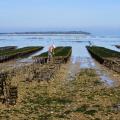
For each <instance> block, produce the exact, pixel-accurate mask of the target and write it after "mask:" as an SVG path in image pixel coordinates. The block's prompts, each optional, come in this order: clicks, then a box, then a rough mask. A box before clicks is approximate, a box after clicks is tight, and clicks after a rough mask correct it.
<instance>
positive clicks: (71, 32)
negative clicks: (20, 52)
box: [0, 31, 91, 35]
mask: <svg viewBox="0 0 120 120" xmlns="http://www.w3.org/2000/svg"><path fill="white" fill-rule="evenodd" d="M0 34H85V35H90V34H91V33H89V32H83V31H66V32H63V31H49V32H13V33H0Z"/></svg>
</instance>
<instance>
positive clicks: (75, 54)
mask: <svg viewBox="0 0 120 120" xmlns="http://www.w3.org/2000/svg"><path fill="white" fill-rule="evenodd" d="M90 42H91V43H92V45H98V46H103V47H106V48H110V49H112V50H116V51H120V49H118V48H116V47H115V45H120V38H119V37H118V38H116V37H115V38H114V37H112V38H111V37H104V38H103V37H95V36H85V35H72V34H71V35H40V34H29V35H28V34H24V35H10V34H9V35H0V47H3V46H18V47H19V48H20V47H25V46H44V49H43V50H42V51H40V52H37V53H35V54H33V55H31V56H30V57H29V58H27V59H22V60H18V61H19V62H32V59H31V58H32V57H33V56H35V55H38V54H40V53H42V52H45V51H47V50H48V47H49V46H50V45H51V44H53V43H54V44H55V45H56V46H72V58H71V59H72V62H73V64H74V63H75V61H76V60H78V59H79V60H80V68H96V71H97V73H98V74H99V75H100V77H101V79H102V80H103V81H104V82H106V83H108V85H111V84H112V83H113V82H112V80H111V79H110V78H109V76H107V75H105V74H104V73H102V72H101V71H100V70H98V69H97V67H96V64H95V63H94V60H93V59H92V57H91V56H90V54H89V53H88V51H87V49H86V46H87V45H89V44H90Z"/></svg>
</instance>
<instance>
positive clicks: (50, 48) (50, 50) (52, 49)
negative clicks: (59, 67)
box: [48, 44, 55, 61]
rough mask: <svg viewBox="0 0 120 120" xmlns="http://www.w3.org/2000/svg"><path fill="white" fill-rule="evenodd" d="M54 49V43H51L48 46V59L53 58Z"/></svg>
mask: <svg viewBox="0 0 120 120" xmlns="http://www.w3.org/2000/svg"><path fill="white" fill-rule="evenodd" d="M54 49H55V45H54V44H53V45H51V46H50V47H49V48H48V61H51V60H52V58H53V55H54Z"/></svg>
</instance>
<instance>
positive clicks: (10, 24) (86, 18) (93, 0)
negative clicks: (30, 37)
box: [0, 0, 120, 35]
mask: <svg viewBox="0 0 120 120" xmlns="http://www.w3.org/2000/svg"><path fill="white" fill-rule="evenodd" d="M50 30H82V31H87V32H92V33H96V34H113V35H118V34H119V31H120V0H0V32H25V31H28V32H29V31H50Z"/></svg>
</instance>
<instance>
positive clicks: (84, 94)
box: [0, 61, 120, 120]
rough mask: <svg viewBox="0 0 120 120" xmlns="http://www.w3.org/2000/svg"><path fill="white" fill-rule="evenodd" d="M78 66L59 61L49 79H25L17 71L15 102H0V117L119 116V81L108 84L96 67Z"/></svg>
mask: <svg viewBox="0 0 120 120" xmlns="http://www.w3.org/2000/svg"><path fill="white" fill-rule="evenodd" d="M79 66H80V63H79V62H78V61H76V62H75V63H74V64H72V62H69V63H67V64H65V65H64V64H63V65H62V66H61V68H60V70H59V71H57V72H56V75H55V77H54V78H52V79H51V80H50V82H49V83H48V82H46V81H42V82H40V83H38V82H37V81H32V82H30V83H29V82H25V81H24V78H23V76H22V72H18V73H19V74H17V75H16V77H15V78H14V79H13V81H14V82H15V83H17V85H18V91H19V93H18V96H19V97H18V100H17V104H16V105H15V106H5V105H3V104H0V120H119V118H120V96H119V95H120V86H119V84H118V85H117V86H114V87H113V86H111V87H108V86H106V85H105V84H104V82H102V81H101V80H100V77H99V76H98V75H97V73H96V70H94V69H85V68H84V69H80V68H79ZM20 73H21V74H20Z"/></svg>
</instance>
